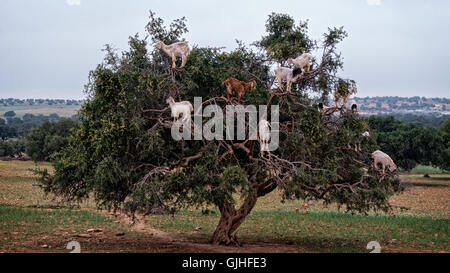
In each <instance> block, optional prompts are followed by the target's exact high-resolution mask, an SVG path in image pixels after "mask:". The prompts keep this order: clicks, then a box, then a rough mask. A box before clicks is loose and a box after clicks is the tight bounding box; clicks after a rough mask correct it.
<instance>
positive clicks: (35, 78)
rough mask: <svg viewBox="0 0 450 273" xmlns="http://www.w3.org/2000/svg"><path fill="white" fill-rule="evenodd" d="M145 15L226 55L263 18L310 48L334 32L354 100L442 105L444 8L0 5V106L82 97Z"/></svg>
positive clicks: (141, 29)
mask: <svg viewBox="0 0 450 273" xmlns="http://www.w3.org/2000/svg"><path fill="white" fill-rule="evenodd" d="M149 10H152V11H154V12H156V14H157V16H159V17H161V18H163V19H164V21H165V23H166V24H169V23H170V22H171V21H172V20H174V19H177V18H180V17H183V16H185V17H186V19H187V26H188V29H189V33H188V34H186V36H185V38H186V40H187V41H188V42H189V44H190V45H199V46H214V47H219V46H224V47H226V50H231V49H233V48H234V47H235V45H236V43H235V40H236V39H238V40H242V41H244V42H245V43H247V44H250V43H252V42H254V41H256V40H259V39H260V38H261V36H263V35H264V34H265V22H266V20H267V16H268V15H269V14H270V13H272V12H277V13H287V14H289V15H291V16H292V17H293V18H294V19H295V20H309V34H310V36H311V37H313V38H314V39H318V40H320V39H321V38H322V34H323V33H324V32H326V31H327V28H328V27H334V26H336V27H339V26H344V28H345V30H346V31H347V32H348V33H349V37H348V38H347V39H346V40H345V41H344V42H343V43H342V44H341V46H340V47H339V50H340V51H341V53H342V56H343V57H344V70H343V71H342V72H340V75H341V76H343V77H348V78H351V79H353V80H355V81H356V82H357V84H358V94H357V96H358V97H365V96H401V97H412V96H421V97H422V96H425V97H447V98H449V97H450V53H449V51H448V45H449V44H450V35H449V30H450V1H448V0H339V1H336V0H315V1H310V0H309V1H303V0H295V1H294V0H290V1H289V0H270V1H269V0H267V1H266V0H240V1H235V0H227V1H225V0H221V1H214V0H190V1H186V0H162V1H160V0H130V1H126V0H1V1H0V98H8V97H14V98H54V99H56V98H59V99H83V98H84V97H85V94H84V93H83V90H84V85H85V84H86V83H87V81H88V74H89V71H91V70H93V69H95V67H96V65H97V64H99V63H101V62H102V59H103V56H104V53H103V52H102V48H103V47H104V45H105V44H112V45H113V46H114V47H116V48H118V49H120V50H127V49H128V44H127V43H128V37H129V36H130V35H134V34H135V33H140V34H141V35H142V37H144V36H145V26H146V24H147V22H148V17H149ZM150 46H151V45H149V47H150ZM149 49H150V48H149Z"/></svg>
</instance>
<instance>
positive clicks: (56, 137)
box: [25, 119, 77, 161]
mask: <svg viewBox="0 0 450 273" xmlns="http://www.w3.org/2000/svg"><path fill="white" fill-rule="evenodd" d="M76 126H77V122H76V121H74V120H72V119H62V120H60V121H58V122H50V121H45V122H44V123H42V124H41V125H40V126H39V127H38V128H36V129H34V130H32V131H31V133H30V134H28V135H27V136H26V138H25V152H26V153H27V154H28V155H29V156H30V157H31V158H32V159H33V160H34V161H48V160H50V158H51V156H52V155H53V154H54V153H56V152H58V151H60V150H61V149H62V148H64V147H65V146H66V145H67V143H68V139H69V135H70V133H71V131H72V129H73V128H75V127H76Z"/></svg>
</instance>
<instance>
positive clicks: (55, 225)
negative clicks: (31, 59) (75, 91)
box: [0, 161, 450, 252]
mask: <svg viewBox="0 0 450 273" xmlns="http://www.w3.org/2000/svg"><path fill="white" fill-rule="evenodd" d="M37 166H39V167H40V168H51V166H50V164H48V163H39V164H37V165H36V164H35V163H33V162H22V161H0V234H1V236H0V252H2V251H7V252H42V251H46V252H47V251H50V252H53V251H55V252H67V250H65V245H66V244H67V242H69V241H71V240H77V241H80V243H82V246H83V247H82V248H83V252H204V251H207V252H230V251H231V252H235V251H239V252H241V251H243V252H247V251H249V252H252V251H259V252H261V251H264V252H279V251H281V252H291V251H294V252H299V251H300V252H365V251H366V249H365V244H367V242H368V241H372V240H377V241H379V242H380V243H381V245H382V249H383V252H439V251H447V252H448V251H450V247H449V244H450V243H449V220H450V219H449V218H450V206H449V201H450V185H449V183H450V175H432V176H431V178H430V179H426V178H424V177H423V176H421V175H402V176H401V179H402V180H403V181H407V182H409V183H411V184H412V185H416V186H413V187H409V188H408V189H406V190H405V191H404V192H403V193H402V194H400V195H397V196H394V197H392V198H391V200H390V202H391V204H392V205H393V206H395V214H396V216H394V217H393V216H390V215H375V214H371V215H370V216H361V215H351V214H345V213H342V212H339V211H337V208H336V207H335V206H329V207H323V205H322V204H321V203H320V202H316V203H314V204H313V205H311V206H310V207H309V208H308V209H302V208H301V201H287V202H285V203H281V201H280V192H276V191H275V192H273V193H271V194H269V195H267V196H265V197H263V198H261V199H260V200H258V203H257V205H256V207H255V209H254V211H253V212H252V213H251V215H250V216H249V217H248V219H246V221H245V222H244V224H243V225H242V227H241V228H240V229H239V230H238V233H239V236H240V238H241V239H242V240H244V242H246V243H247V245H246V246H245V247H244V248H240V249H235V248H223V247H217V248H213V247H211V246H209V245H208V244H207V240H208V238H209V236H210V235H211V234H212V231H213V230H214V227H215V224H216V223H217V221H218V217H219V213H218V211H217V210H215V209H214V208H210V209H212V214H209V215H203V214H202V213H201V210H197V209H190V210H185V211H181V212H179V213H177V214H175V215H174V217H172V216H171V215H151V216H146V217H143V218H141V220H142V222H141V226H140V227H139V229H142V230H137V229H136V226H133V227H131V226H130V225H129V224H130V223H129V221H123V219H121V217H122V216H120V217H118V216H113V215H110V214H109V213H108V212H102V211H97V210H95V203H94V202H93V200H92V199H91V200H88V201H86V202H84V203H82V204H79V206H78V207H76V208H75V209H73V208H71V207H70V206H67V204H63V203H60V202H58V200H57V199H55V198H53V197H52V196H45V195H44V193H43V192H42V190H41V189H40V188H39V187H38V186H37V181H36V180H35V178H34V177H33V174H32V172H31V171H30V169H34V168H36V167H37ZM297 208H298V209H299V210H298V212H296V209H297ZM198 227H200V229H197V228H198ZM88 228H101V229H103V232H101V233H99V234H94V235H92V236H91V237H90V238H79V237H77V235H78V234H80V233H86V230H87V229H88ZM117 232H125V233H126V236H123V237H117V236H115V233H117ZM158 234H165V235H164V236H158ZM43 244H46V245H49V248H45V249H43V248H42V247H41V246H42V245H43Z"/></svg>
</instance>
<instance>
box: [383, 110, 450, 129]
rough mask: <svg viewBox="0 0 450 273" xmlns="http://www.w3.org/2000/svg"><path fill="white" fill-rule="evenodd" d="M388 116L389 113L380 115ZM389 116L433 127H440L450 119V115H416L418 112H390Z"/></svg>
mask: <svg viewBox="0 0 450 273" xmlns="http://www.w3.org/2000/svg"><path fill="white" fill-rule="evenodd" d="M378 116H384V117H387V116H388V115H378ZM389 116H392V117H394V119H396V120H399V121H402V122H404V123H410V124H414V125H417V126H421V127H432V128H440V127H441V126H442V125H443V124H444V123H445V121H447V120H449V119H450V115H441V116H434V115H416V114H410V113H408V114H402V113H396V114H389Z"/></svg>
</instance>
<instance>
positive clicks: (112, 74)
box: [41, 13, 398, 213]
mask: <svg viewBox="0 0 450 273" xmlns="http://www.w3.org/2000/svg"><path fill="white" fill-rule="evenodd" d="M184 21H185V20H184V18H181V19H179V20H175V21H174V22H173V23H172V24H171V25H170V27H169V28H166V27H165V26H164V25H163V21H162V19H160V18H156V17H155V15H154V14H153V13H151V14H150V23H149V24H148V25H147V30H148V32H149V33H148V34H149V37H150V39H151V40H152V41H156V40H164V42H166V43H170V42H175V41H180V40H181V39H182V38H181V35H182V34H184V33H186V32H187V29H186V26H185V22H184ZM266 27H267V32H268V33H267V36H265V37H263V38H262V40H261V41H258V42H256V43H254V44H255V45H258V46H259V47H260V48H264V49H266V51H267V53H268V55H269V57H270V58H271V59H274V60H278V61H285V60H286V58H288V57H295V55H297V54H300V53H302V52H305V51H308V52H309V51H311V50H312V49H314V48H315V47H316V42H315V41H313V40H311V39H310V38H309V37H308V35H307V32H306V31H307V24H306V23H304V22H301V23H300V25H298V26H296V25H295V22H294V20H293V19H292V18H291V17H289V16H287V15H283V14H272V15H270V16H269V20H268V23H267V26H266ZM345 36H346V33H345V32H344V31H343V30H342V28H338V29H329V31H328V33H326V34H325V39H324V42H323V47H324V55H323V56H322V61H321V63H320V69H319V70H316V71H315V72H314V73H315V74H314V73H313V76H311V78H309V79H307V80H302V81H301V82H299V83H297V84H296V86H295V87H293V92H292V94H289V96H280V97H272V95H273V94H274V93H273V92H272V91H273V90H271V83H273V75H271V73H270V66H271V62H270V61H268V60H267V59H266V58H267V56H266V55H265V54H264V53H260V52H258V51H257V50H254V49H253V48H252V47H248V46H245V45H244V44H242V43H241V42H238V47H237V48H236V49H235V50H233V51H231V52H224V51H223V49H222V48H211V47H207V48H202V47H198V46H194V47H193V48H192V51H191V54H190V56H189V58H188V62H187V65H186V67H185V68H184V69H182V70H180V69H177V70H174V71H170V69H168V68H169V67H170V60H169V57H168V56H166V55H165V53H164V52H162V51H161V50H158V49H153V50H152V51H150V52H149V51H148V50H147V47H148V46H149V45H148V44H147V42H146V41H147V39H144V40H141V39H140V38H139V36H138V35H135V36H131V37H130V40H129V46H130V49H129V50H128V51H126V52H123V54H121V55H120V56H119V55H118V54H117V53H116V52H115V51H114V50H113V49H112V48H111V47H110V46H107V47H106V48H105V52H106V57H105V60H104V62H103V63H102V64H100V65H98V66H97V68H96V69H95V70H94V71H92V72H91V73H90V77H89V83H88V84H87V85H86V94H87V96H88V98H87V100H86V103H85V104H84V105H83V106H82V108H81V110H80V112H79V119H80V124H79V126H78V128H77V129H76V130H75V131H74V133H73V134H72V135H71V137H70V139H69V144H68V146H67V147H66V148H64V149H63V150H62V151H61V152H60V153H58V154H57V156H56V157H55V158H54V161H53V165H54V168H55V174H54V175H49V173H48V172H46V171H45V170H44V171H42V180H41V181H42V186H43V187H44V189H45V190H46V191H47V192H54V193H57V194H59V195H61V196H63V197H65V198H66V199H69V200H79V199H82V198H85V197H87V196H88V195H90V194H94V196H95V198H96V200H97V203H98V204H99V206H101V207H106V208H114V209H118V208H121V207H122V206H124V207H125V208H126V209H128V210H129V211H131V212H135V211H141V212H145V213H154V212H167V211H174V210H176V209H179V208H181V207H185V206H197V207H201V206H205V205H209V204H214V205H217V206H218V207H220V208H225V207H226V206H231V205H234V204H237V203H238V202H236V200H235V196H236V195H239V196H240V197H241V198H242V199H244V200H245V201H252V200H253V199H254V198H257V197H259V196H262V195H264V194H267V193H268V192H270V191H272V190H273V189H275V188H277V187H279V188H281V189H282V190H284V191H285V198H302V197H305V196H314V197H316V198H321V199H325V200H326V201H327V202H337V203H339V204H340V205H344V206H347V209H349V210H352V211H361V212H365V211H368V210H369V209H371V208H373V207H374V208H379V209H383V210H387V209H389V206H388V203H387V197H388V196H389V195H391V194H393V192H394V191H395V189H396V186H397V185H398V180H397V179H396V177H395V176H394V175H388V176H383V177H379V176H377V175H376V174H375V173H374V172H373V170H372V169H369V173H370V174H371V175H369V176H367V177H366V176H363V175H362V171H361V168H362V167H367V166H371V162H370V153H371V152H373V150H374V149H375V145H376V144H375V143H374V142H373V141H370V140H363V139H362V138H361V133H362V132H363V131H364V127H363V120H362V119H361V118H359V117H358V116H355V115H351V114H347V113H344V112H342V113H341V115H339V116H338V117H329V116H328V117H325V116H324V115H323V113H319V112H318V111H317V110H316V107H315V103H316V101H314V100H313V99H312V98H309V97H308V95H307V94H308V93H307V91H312V92H316V93H317V94H318V95H319V97H320V98H322V99H323V98H325V97H326V95H324V94H328V92H330V90H332V89H335V88H336V87H337V86H339V85H343V83H345V84H346V85H347V86H348V85H349V84H350V85H352V84H353V82H352V81H350V80H346V79H341V78H339V77H337V76H336V73H337V72H338V70H339V69H340V68H341V67H342V60H341V58H340V56H339V54H338V53H336V51H335V50H336V44H337V43H339V42H340V41H341V40H342V39H343V38H344V37H345ZM228 77H235V78H237V79H240V80H245V81H249V80H255V81H257V83H258V86H257V89H256V90H254V91H249V92H247V93H246V95H245V97H244V103H245V104H267V103H268V101H270V102H273V104H279V106H280V123H282V125H283V126H281V130H282V132H281V133H280V147H279V149H278V150H277V151H275V152H274V157H271V158H270V159H267V158H265V157H261V156H260V153H259V148H258V147H259V146H258V145H259V144H258V143H257V142H256V141H254V142H253V144H242V143H240V144H242V145H244V147H245V149H239V148H236V146H235V145H231V144H230V143H229V142H225V141H216V140H214V141H206V140H205V139H203V140H200V141H180V142H177V141H175V140H173V138H172V137H171V133H170V126H167V123H169V124H170V122H171V120H172V118H171V117H170V111H169V109H168V107H167V103H166V99H167V98H168V97H169V96H172V97H174V98H176V100H177V101H178V100H190V101H192V99H193V97H195V96H201V97H202V99H203V101H204V102H205V103H206V101H208V100H209V101H212V102H208V103H209V104H212V103H215V104H216V105H219V106H220V107H222V108H224V107H225V106H226V104H227V102H226V101H224V99H223V98H222V96H223V95H224V94H225V87H224V86H223V85H222V84H221V83H222V81H223V80H225V79H226V78H228ZM342 88H343V87H342ZM271 97H272V99H273V100H271ZM310 105H312V106H310ZM207 120H208V119H206V118H204V122H207ZM234 144H238V145H239V143H234ZM350 144H351V146H352V147H353V146H354V145H356V144H360V145H361V148H362V152H357V151H354V149H349V148H348V146H349V145H350ZM245 145H247V146H245ZM250 145H252V146H251V147H250ZM253 146H254V147H253ZM241 147H242V146H241ZM246 149H247V150H246ZM230 150H231V152H230ZM277 158H278V159H277ZM369 168H370V167H369ZM250 204H251V202H250ZM250 209H251V208H250Z"/></svg>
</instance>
